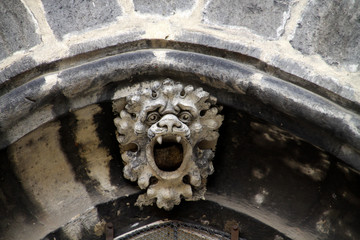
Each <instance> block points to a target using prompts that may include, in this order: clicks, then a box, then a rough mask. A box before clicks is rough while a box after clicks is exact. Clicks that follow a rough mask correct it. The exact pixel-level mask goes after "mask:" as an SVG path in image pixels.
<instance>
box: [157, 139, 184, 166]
mask: <svg viewBox="0 0 360 240" xmlns="http://www.w3.org/2000/svg"><path fill="white" fill-rule="evenodd" d="M183 157H184V150H183V147H182V144H180V143H177V142H176V141H175V140H174V139H163V142H162V144H161V145H160V144H159V143H158V142H156V143H155V145H154V160H155V164H156V166H157V167H158V168H159V169H160V170H162V171H166V172H171V171H175V170H177V169H178V168H179V167H180V166H181V163H182V161H183Z"/></svg>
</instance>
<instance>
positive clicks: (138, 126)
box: [134, 122, 145, 134]
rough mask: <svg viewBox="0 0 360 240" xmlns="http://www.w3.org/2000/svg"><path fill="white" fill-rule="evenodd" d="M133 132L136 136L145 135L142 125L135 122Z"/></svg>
mask: <svg viewBox="0 0 360 240" xmlns="http://www.w3.org/2000/svg"><path fill="white" fill-rule="evenodd" d="M134 131H135V133H136V134H143V133H145V126H144V124H142V123H139V122H137V123H136V124H135V127H134Z"/></svg>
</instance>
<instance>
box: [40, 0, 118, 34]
mask: <svg viewBox="0 0 360 240" xmlns="http://www.w3.org/2000/svg"><path fill="white" fill-rule="evenodd" d="M42 2H43V5H44V8H45V12H46V18H47V20H48V22H49V24H50V26H51V28H52V29H53V31H54V33H55V35H56V36H57V37H58V38H61V37H62V36H64V35H65V34H67V33H71V32H78V31H82V30H86V29H91V28H97V27H100V26H101V25H104V24H106V23H110V22H113V21H115V20H116V17H118V16H121V15H122V10H121V8H120V7H119V5H118V4H117V2H116V0H103V1H100V0H90V1H88V0H87V1H72V0H43V1H42Z"/></svg>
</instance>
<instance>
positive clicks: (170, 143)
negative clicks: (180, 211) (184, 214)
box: [114, 79, 223, 210]
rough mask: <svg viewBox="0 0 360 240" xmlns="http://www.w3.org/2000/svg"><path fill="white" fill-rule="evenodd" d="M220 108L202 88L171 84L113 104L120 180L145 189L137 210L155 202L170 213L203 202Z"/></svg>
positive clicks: (158, 84)
mask: <svg viewBox="0 0 360 240" xmlns="http://www.w3.org/2000/svg"><path fill="white" fill-rule="evenodd" d="M220 109H221V107H218V106H216V98H215V97H213V96H210V94H209V93H208V92H205V91H204V90H203V89H202V88H196V89H195V88H194V87H193V86H191V85H187V86H184V85H182V84H181V83H179V82H174V81H173V80H170V79H166V80H164V81H155V82H152V83H151V87H143V88H142V89H139V90H138V91H136V92H134V93H132V94H131V95H129V96H127V97H126V101H125V99H123V98H121V99H120V100H118V101H116V102H114V112H115V113H116V114H117V115H118V116H117V117H116V118H115V119H114V123H115V126H116V127H117V131H116V136H117V140H118V141H119V143H120V151H121V153H122V158H123V160H124V162H125V167H124V170H123V172H124V176H125V178H127V179H129V180H131V181H137V183H138V185H139V187H140V188H141V189H146V190H147V191H146V193H145V194H143V195H140V196H139V198H138V200H137V203H136V204H137V205H138V206H140V207H141V206H144V205H145V206H147V205H153V203H155V202H156V204H157V206H158V207H159V208H164V209H166V210H171V209H172V208H173V207H174V205H178V204H180V201H181V199H182V198H184V199H185V200H187V201H195V200H200V199H203V198H204V194H205V192H206V180H207V177H208V175H211V174H212V173H213V172H214V168H213V165H212V162H211V160H212V158H213V157H214V151H215V147H216V142H217V139H218V137H219V134H218V129H219V127H220V126H221V123H222V121H223V116H221V115H220V114H218V113H219V111H220ZM184 179H187V180H184ZM153 180H156V181H153Z"/></svg>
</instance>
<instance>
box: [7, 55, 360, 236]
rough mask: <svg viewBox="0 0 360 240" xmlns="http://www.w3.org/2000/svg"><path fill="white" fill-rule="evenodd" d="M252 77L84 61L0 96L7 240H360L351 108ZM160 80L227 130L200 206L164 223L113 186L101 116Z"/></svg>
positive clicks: (132, 191)
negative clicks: (237, 239)
mask: <svg viewBox="0 0 360 240" xmlns="http://www.w3.org/2000/svg"><path fill="white" fill-rule="evenodd" d="M260 65H261V64H258V65H256V64H254V65H251V64H250V62H247V63H245V62H243V61H238V60H237V59H235V58H232V59H226V58H221V57H219V56H213V55H206V54H203V53H196V52H190V51H181V50H174V49H146V50H138V51H133V52H126V53H121V54H115V55H111V56H108V57H104V58H101V59H92V60H91V61H89V62H83V61H81V64H78V65H77V64H73V65H72V66H71V67H69V68H66V69H62V70H59V71H53V72H48V73H46V74H44V75H42V76H39V77H38V78H34V79H32V80H29V81H27V82H26V83H24V84H22V85H21V86H17V87H14V89H12V90H11V91H9V92H8V93H6V94H4V95H2V96H1V98H0V106H1V109H3V113H2V115H1V116H0V123H1V132H0V133H1V137H0V146H1V148H2V150H1V152H0V156H1V160H2V163H1V168H0V170H1V173H2V176H3V179H2V182H1V184H2V185H1V189H0V190H1V192H0V197H1V198H2V199H3V201H2V204H3V205H0V209H3V210H4V211H3V212H4V213H5V218H4V219H5V220H4V221H2V222H0V223H1V225H0V226H1V227H2V228H0V229H1V230H2V231H4V232H5V233H6V234H5V235H4V236H5V239H6V238H7V237H8V238H9V239H12V238H15V236H19V235H20V236H25V235H26V234H27V232H29V231H30V230H31V229H37V230H34V231H33V235H34V236H36V237H37V238H38V237H44V236H45V235H47V234H48V233H49V235H48V236H47V238H45V239H53V238H54V237H56V239H58V237H59V238H60V239H81V238H85V237H86V239H101V238H102V237H103V234H104V232H103V231H102V230H101V229H103V227H104V224H106V222H112V223H113V224H114V226H115V232H116V234H118V235H119V234H121V233H124V232H126V231H129V230H132V229H133V228H134V227H131V226H134V224H136V223H139V224H140V225H145V224H148V223H151V222H153V221H157V220H161V219H165V218H168V219H177V220H184V221H188V222H195V223H198V224H202V225H207V226H210V227H213V228H215V229H219V230H221V231H226V230H227V228H228V226H229V224H233V223H237V224H239V225H240V227H242V228H240V229H241V231H240V233H241V237H244V238H245V239H248V240H250V239H259V237H262V239H287V238H290V239H312V238H316V237H318V238H320V239H328V238H330V237H340V236H343V235H342V234H343V233H346V234H348V235H349V239H351V237H353V239H356V236H358V237H359V234H360V233H359V231H358V229H357V228H356V226H354V222H356V221H355V219H358V217H359V215H360V213H359V211H358V203H359V202H360V196H359V194H358V191H357V189H359V188H358V187H359V185H360V176H359V174H358V172H357V171H358V170H360V162H359V159H360V151H359V149H360V130H359V126H360V116H359V114H358V112H357V105H356V104H354V103H351V102H349V101H347V100H346V99H343V98H341V97H339V96H337V95H336V94H332V93H329V92H328V91H326V90H322V89H319V88H316V87H315V86H313V85H312V84H306V83H301V84H300V83H299V82H298V80H295V78H297V77H296V76H292V75H290V74H286V73H283V74H274V73H271V72H269V71H262V69H263V68H261V67H259V66H260ZM284 76H287V77H288V78H281V77H284ZM165 78H172V79H174V80H175V81H179V82H182V83H184V84H192V85H194V86H197V87H203V88H204V89H205V90H206V91H208V92H210V93H211V94H212V95H214V96H215V97H217V99H218V102H219V103H221V104H222V105H224V117H225V122H224V123H223V127H222V128H221V129H220V139H219V144H218V146H217V150H216V155H215V156H216V157H215V159H214V166H215V173H214V175H213V176H211V177H210V178H209V183H208V187H207V188H208V192H207V194H206V199H207V201H201V202H196V203H191V202H189V203H185V204H183V205H180V206H179V207H177V208H175V210H174V212H171V213H164V212H162V210H158V209H155V208H153V207H146V208H144V209H143V210H140V209H138V208H137V207H134V206H133V203H134V199H135V196H137V195H138V194H139V190H138V189H137V188H136V186H135V185H133V184H132V183H130V182H129V181H127V180H125V179H124V178H123V177H122V167H123V165H122V160H121V156H120V153H119V147H118V143H117V142H116V139H115V127H114V124H113V111H112V106H111V102H112V101H114V100H117V99H121V98H123V97H125V96H127V95H128V94H129V92H132V91H134V90H136V89H138V88H139V87H140V86H146V84H148V82H149V81H151V80H162V79H165ZM14 123H15V124H14ZM9 169H10V171H9ZM6 185H8V186H6ZM128 195H130V197H128ZM19 206H21V207H19ZM89 208H90V210H89ZM185 209H187V211H188V212H189V215H186V214H185V212H186V211H185ZM196 209H198V211H197V212H196V211H195V210H196ZM354 209H355V211H354ZM59 210H60V212H61V214H60V215H59ZM192 211H195V212H192ZM218 211H219V212H220V213H222V212H223V211H224V212H226V214H224V215H222V216H223V217H221V218H220V217H219V213H218ZM75 212H76V213H77V214H78V215H77V217H75V218H73V217H74V216H75V215H74V213H75ZM203 212H208V214H201V213H203ZM192 213H193V214H192ZM181 214H183V215H184V214H185V215H184V217H183V218H181V217H179V216H180V215H181ZM200 215H201V216H200ZM148 216H150V217H148ZM185 216H187V218H186V217H185ZM124 219H125V220H124ZM16 222H20V225H21V226H22V228H23V230H22V231H23V232H22V233H20V232H19V231H18V230H17V229H18V228H19V226H18V225H17V226H16V225H15V223H16ZM140 225H139V226H140ZM135 226H136V225H135ZM259 228H261V229H263V231H259V232H256V231H258V230H256V229H259ZM56 229H58V230H56ZM51 231H53V232H52V233H50V232H51ZM45 233H46V234H45ZM17 234H19V235H17ZM259 234H260V235H259ZM339 234H341V235H339ZM266 237H268V238H266ZM0 239H1V237H0Z"/></svg>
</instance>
